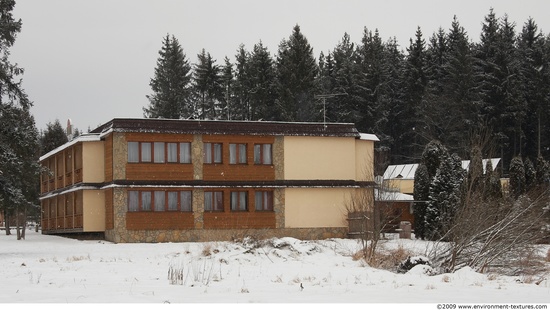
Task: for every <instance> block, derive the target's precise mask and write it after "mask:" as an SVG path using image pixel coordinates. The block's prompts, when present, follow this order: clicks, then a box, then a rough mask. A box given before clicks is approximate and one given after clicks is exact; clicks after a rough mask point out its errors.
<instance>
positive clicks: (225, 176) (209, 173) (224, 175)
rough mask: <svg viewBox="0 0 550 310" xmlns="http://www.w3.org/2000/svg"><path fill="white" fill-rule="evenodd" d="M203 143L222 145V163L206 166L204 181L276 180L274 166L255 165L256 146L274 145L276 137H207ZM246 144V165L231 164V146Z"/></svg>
mask: <svg viewBox="0 0 550 310" xmlns="http://www.w3.org/2000/svg"><path fill="white" fill-rule="evenodd" d="M203 142H210V143H222V144H223V148H222V163H221V164H204V165H203V180H208V181H218V180H220V181H222V180H227V181H251V180H255V181H260V180H261V181H267V180H275V169H274V167H273V165H256V164H254V144H263V143H266V144H273V143H274V142H275V138H274V137H270V136H238V135H231V136H221V135H205V136H204V137H203ZM231 143H236V144H241V143H244V144H246V157H247V163H246V164H230V163H229V144H231Z"/></svg>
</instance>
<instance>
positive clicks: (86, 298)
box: [0, 230, 550, 309]
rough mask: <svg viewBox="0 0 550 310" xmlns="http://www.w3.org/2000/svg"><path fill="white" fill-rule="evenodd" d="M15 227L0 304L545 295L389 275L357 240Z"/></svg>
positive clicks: (510, 282)
mask: <svg viewBox="0 0 550 310" xmlns="http://www.w3.org/2000/svg"><path fill="white" fill-rule="evenodd" d="M12 233H13V234H14V235H11V236H6V235H5V232H3V231H2V232H1V233H0V266H1V267H2V268H1V269H0V302H2V303H171V304H174V303H293V304H294V303H327V302H331V303H381V304H386V303H392V304H393V303H484V304H486V303H499V304H501V303H530V304H533V303H534V304H540V303H543V304H548V303H549V302H550V280H549V279H545V280H542V282H540V283H539V284H538V285H537V284H535V283H533V282H534V281H525V280H526V279H525V278H524V277H506V276H496V275H494V274H479V273H476V272H473V271H472V270H469V269H461V270H459V271H457V272H455V273H453V274H444V275H437V276H428V275H426V274H424V273H423V272H422V270H423V269H422V268H421V266H417V267H416V268H413V269H412V270H411V271H410V272H409V273H407V274H396V273H393V272H390V271H386V270H380V269H375V268H371V267H368V266H366V265H365V264H364V263H363V262H361V261H360V260H353V257H352V255H353V254H354V253H355V252H357V250H359V248H360V245H359V244H358V243H357V241H354V240H345V239H331V240H323V241H300V240H296V239H292V238H283V239H272V240H270V242H267V243H265V244H263V245H262V246H261V247H255V246H249V245H247V243H234V242H210V243H162V244H113V243H110V242H105V241H97V240H96V241H78V240H73V239H67V238H62V237H55V236H46V235H41V234H39V233H35V232H33V231H27V238H26V240H21V241H17V240H16V237H15V230H12ZM256 245H257V244H256ZM398 246H403V247H404V248H407V249H412V250H415V251H416V253H418V254H423V251H425V249H426V246H427V244H426V243H425V242H423V241H419V240H399V239H393V240H390V241H388V242H387V243H385V244H384V247H385V248H388V249H389V248H391V247H398ZM541 251H542V252H543V253H546V251H548V246H544V247H543V248H541ZM546 264H547V265H548V266H550V263H546ZM549 270H550V269H549ZM169 274H172V276H171V277H169ZM178 275H180V276H182V277H180V278H178V277H177V276H178ZM549 276H550V274H549ZM171 282H173V283H171ZM302 287H303V288H302ZM432 308H433V309H435V306H434V307H432Z"/></svg>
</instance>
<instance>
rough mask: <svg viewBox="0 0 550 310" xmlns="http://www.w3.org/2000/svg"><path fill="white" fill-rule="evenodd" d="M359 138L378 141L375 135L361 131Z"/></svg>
mask: <svg viewBox="0 0 550 310" xmlns="http://www.w3.org/2000/svg"><path fill="white" fill-rule="evenodd" d="M359 140H368V141H380V139H378V137H377V136H376V135H374V134H371V133H362V132H360V133H359Z"/></svg>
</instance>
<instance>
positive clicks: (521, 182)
mask: <svg viewBox="0 0 550 310" xmlns="http://www.w3.org/2000/svg"><path fill="white" fill-rule="evenodd" d="M525 189H526V186H525V166H524V165H523V160H522V159H521V157H519V156H516V157H514V158H513V159H512V161H511V162H510V193H511V194H512V197H513V198H514V199H517V198H519V196H521V195H522V194H524V193H525Z"/></svg>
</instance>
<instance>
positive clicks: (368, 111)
mask: <svg viewBox="0 0 550 310" xmlns="http://www.w3.org/2000/svg"><path fill="white" fill-rule="evenodd" d="M383 50H384V47H383V44H382V39H381V38H380V35H379V33H378V30H375V32H374V34H373V33H372V31H369V30H368V29H367V28H365V29H364V31H363V37H362V38H361V44H360V45H359V46H358V47H357V54H358V58H359V59H358V64H359V67H360V74H359V75H358V78H357V82H356V83H357V84H358V85H359V87H360V92H359V94H358V97H359V98H360V100H359V106H358V108H359V111H360V113H361V116H360V117H361V118H360V120H359V121H358V122H357V123H356V126H357V129H358V130H360V131H365V132H375V128H376V126H375V122H376V121H377V119H376V116H377V115H380V114H381V113H380V112H381V111H382V110H383V108H382V107H381V106H380V102H379V100H378V99H379V98H378V96H379V94H380V93H379V92H378V91H377V90H378V88H379V87H380V85H381V84H382V79H383V72H382V71H383V57H384V55H383ZM382 139H383V140H385V137H383V138H382Z"/></svg>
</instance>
